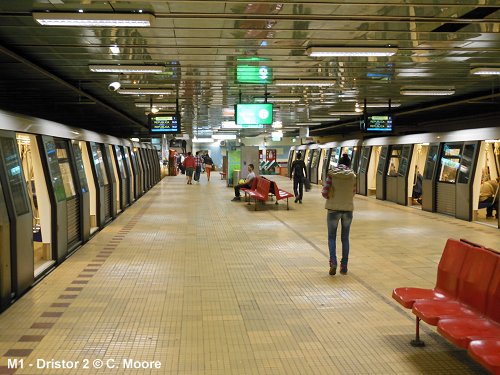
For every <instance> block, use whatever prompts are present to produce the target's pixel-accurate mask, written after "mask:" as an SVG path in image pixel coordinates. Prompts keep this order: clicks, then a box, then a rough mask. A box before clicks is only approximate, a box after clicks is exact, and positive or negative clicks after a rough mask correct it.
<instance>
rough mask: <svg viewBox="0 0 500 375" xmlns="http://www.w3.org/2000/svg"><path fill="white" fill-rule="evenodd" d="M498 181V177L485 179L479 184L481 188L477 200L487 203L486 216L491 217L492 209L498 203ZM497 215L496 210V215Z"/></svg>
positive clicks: (499, 180) (499, 178)
mask: <svg viewBox="0 0 500 375" xmlns="http://www.w3.org/2000/svg"><path fill="white" fill-rule="evenodd" d="M499 182H500V177H497V178H496V179H494V180H489V181H485V182H484V183H483V184H482V185H481V190H480V191H479V202H480V203H485V204H488V206H487V207H486V217H487V218H490V217H493V210H494V209H495V208H496V205H497V204H498V183H499ZM496 216H497V217H498V212H497V215H496Z"/></svg>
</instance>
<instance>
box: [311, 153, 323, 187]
mask: <svg viewBox="0 0 500 375" xmlns="http://www.w3.org/2000/svg"><path fill="white" fill-rule="evenodd" d="M320 154H321V149H319V148H316V149H314V150H312V154H311V165H310V168H309V171H310V172H309V181H311V183H313V184H318V181H319V178H318V166H319V160H320Z"/></svg>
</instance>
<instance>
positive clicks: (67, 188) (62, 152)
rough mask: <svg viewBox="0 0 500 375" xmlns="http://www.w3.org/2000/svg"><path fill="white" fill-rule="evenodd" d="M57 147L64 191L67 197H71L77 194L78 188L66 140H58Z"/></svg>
mask: <svg viewBox="0 0 500 375" xmlns="http://www.w3.org/2000/svg"><path fill="white" fill-rule="evenodd" d="M56 147H57V159H58V161H59V168H60V169H61V177H62V180H63V184H64V192H65V193H66V198H71V197H74V196H75V195H76V188H75V183H74V180H73V173H72V172H71V164H70V162H69V157H68V145H67V143H66V142H65V141H60V140H56Z"/></svg>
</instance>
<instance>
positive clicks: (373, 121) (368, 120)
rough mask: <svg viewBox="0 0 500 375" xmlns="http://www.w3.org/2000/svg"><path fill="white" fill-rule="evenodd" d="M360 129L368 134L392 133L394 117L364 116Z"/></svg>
mask: <svg viewBox="0 0 500 375" xmlns="http://www.w3.org/2000/svg"><path fill="white" fill-rule="evenodd" d="M360 128H361V130H363V131H366V132H374V133H376V132H392V116H391V115H383V116H363V117H362V118H361V120H360Z"/></svg>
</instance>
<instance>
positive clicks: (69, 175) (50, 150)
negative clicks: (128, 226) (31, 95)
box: [0, 111, 161, 310]
mask: <svg viewBox="0 0 500 375" xmlns="http://www.w3.org/2000/svg"><path fill="white" fill-rule="evenodd" d="M160 178H161V174H160V160H159V157H158V153H157V151H156V150H155V149H154V148H153V146H151V145H150V144H145V143H136V142H132V141H130V140H127V139H119V138H115V137H112V136H108V135H103V134H98V133H95V132H91V131H88V130H84V129H75V128H71V127H68V126H64V125H61V124H58V123H54V122H51V121H46V120H42V119H37V118H31V117H27V116H20V115H17V114H13V113H9V112H4V111H0V264H1V271H0V272H1V275H0V310H4V309H5V308H7V307H8V306H9V305H10V304H11V303H12V302H13V301H14V300H15V299H17V298H18V297H19V296H20V295H22V294H23V293H24V292H25V291H27V290H28V289H29V288H30V287H31V286H32V285H33V284H34V283H36V282H37V281H38V280H39V279H40V278H41V277H43V276H44V275H45V274H47V272H49V271H50V270H51V269H53V268H54V267H55V266H57V265H58V264H60V263H61V262H63V261H64V260H65V259H66V258H67V257H68V256H69V255H71V254H72V253H73V252H74V251H75V250H76V249H78V248H79V247H80V246H81V245H82V244H83V243H85V242H86V241H88V240H89V239H90V238H91V236H92V235H93V234H94V233H96V232H97V231H98V230H100V229H102V228H103V227H104V226H105V225H107V224H108V223H109V222H110V221H111V220H113V219H114V218H115V217H116V216H117V215H118V214H119V213H120V212H122V211H123V210H125V209H126V208H127V207H128V206H130V205H131V204H132V203H133V202H134V201H135V200H137V199H138V198H139V197H141V196H142V195H143V194H144V193H145V192H147V191H148V190H149V189H151V187H152V186H154V185H155V184H156V183H158V182H159V181H160Z"/></svg>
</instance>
